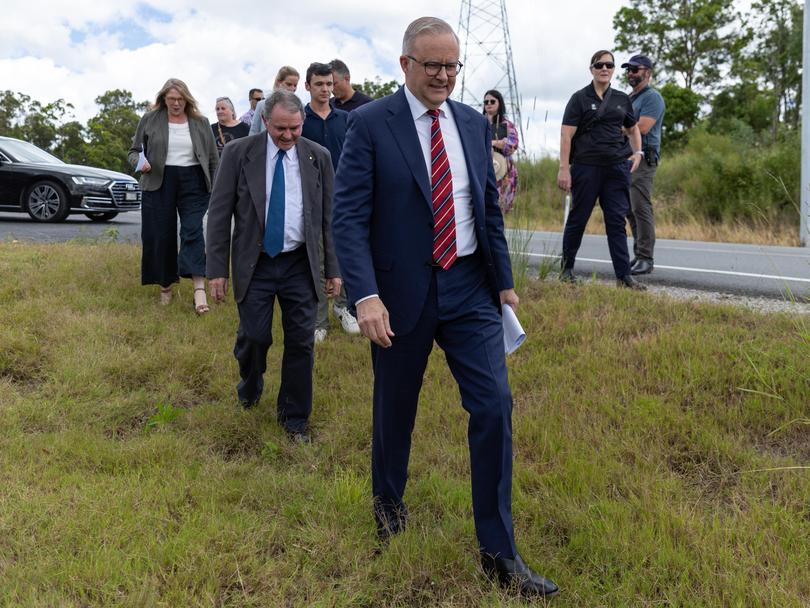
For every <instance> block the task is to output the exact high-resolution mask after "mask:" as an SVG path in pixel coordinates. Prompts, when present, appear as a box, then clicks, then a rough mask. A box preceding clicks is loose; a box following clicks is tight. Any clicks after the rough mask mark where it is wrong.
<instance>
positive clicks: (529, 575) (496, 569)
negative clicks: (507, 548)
mask: <svg viewBox="0 0 810 608" xmlns="http://www.w3.org/2000/svg"><path fill="white" fill-rule="evenodd" d="M481 565H482V566H483V568H484V572H486V574H487V576H489V577H490V578H493V579H497V580H498V583H500V585H501V586H502V587H514V588H516V589H517V590H518V591H519V592H520V594H521V595H535V596H540V597H545V598H549V597H554V596H555V595H557V594H558V593H559V592H560V588H559V587H558V586H557V584H556V583H555V582H554V581H550V580H548V579H547V578H544V577H543V576H541V575H539V574H537V572H535V571H534V570H532V569H531V568H529V566H527V565H526V562H524V561H523V558H522V557H520V555H515V559H507V558H505V557H493V556H491V555H489V554H487V553H482V554H481Z"/></svg>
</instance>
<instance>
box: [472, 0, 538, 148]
mask: <svg viewBox="0 0 810 608" xmlns="http://www.w3.org/2000/svg"><path fill="white" fill-rule="evenodd" d="M458 36H459V38H460V39H461V55H462V56H461V63H463V64H464V68H463V69H462V70H461V87H460V88H459V89H460V90H459V91H458V92H457V99H458V101H460V102H461V103H466V104H468V105H471V106H473V107H476V108H481V107H482V103H483V100H484V93H485V92H486V91H487V90H489V89H497V90H498V92H500V94H501V95H503V103H504V106H505V108H504V110H505V111H506V115H507V117H508V118H509V119H510V120H511V121H512V122H513V123H515V128H516V129H517V131H518V135H519V137H520V141H521V143H522V142H523V141H524V140H523V120H522V119H521V116H520V101H521V100H520V93H519V92H518V87H517V80H516V79H515V64H514V63H513V61H512V40H511V38H510V37H509V19H508V18H507V15H506V0H461V12H460V13H459V17H458Z"/></svg>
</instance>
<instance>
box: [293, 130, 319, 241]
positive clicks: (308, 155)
mask: <svg viewBox="0 0 810 608" xmlns="http://www.w3.org/2000/svg"><path fill="white" fill-rule="evenodd" d="M295 150H296V152H297V154H298V170H299V171H300V172H301V202H302V204H303V207H304V230H307V226H312V206H313V205H314V204H315V203H314V201H315V200H317V194H318V193H317V192H315V184H317V183H318V169H317V168H316V167H315V157H314V156H313V155H312V152H311V151H310V149H309V145H308V144H307V143H306V142H305V141H304V140H302V139H299V140H298V143H297V144H295Z"/></svg>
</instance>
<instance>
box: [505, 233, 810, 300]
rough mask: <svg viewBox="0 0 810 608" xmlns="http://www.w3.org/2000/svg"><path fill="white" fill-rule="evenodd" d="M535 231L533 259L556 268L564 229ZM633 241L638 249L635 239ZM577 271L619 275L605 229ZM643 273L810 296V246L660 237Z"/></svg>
mask: <svg viewBox="0 0 810 608" xmlns="http://www.w3.org/2000/svg"><path fill="white" fill-rule="evenodd" d="M530 234H531V239H530V241H529V244H528V246H527V247H526V251H527V253H528V255H529V263H530V265H532V266H534V267H539V266H540V265H541V264H550V265H551V267H552V268H553V269H554V270H555V271H556V270H557V268H558V264H559V256H560V252H561V251H562V234H561V233H559V232H532V233H530ZM512 238H513V239H514V238H515V237H512ZM520 238H522V237H518V240H520ZM523 240H525V238H524V239H523ZM513 242H514V241H513ZM627 243H628V248H629V249H630V251H631V252H632V247H633V239H632V238H628V240H627ZM631 257H632V254H631ZM574 272H575V273H576V274H578V275H580V276H582V277H584V278H587V277H588V276H591V275H595V276H597V277H600V278H614V274H613V266H612V264H611V262H610V255H609V254H608V247H607V238H606V237H605V236H604V235H587V234H586V235H585V237H584V238H583V240H582V246H581V247H580V250H579V253H578V255H577V261H576V266H575V267H574ZM637 278H638V279H639V280H640V281H641V282H643V283H649V284H656V285H674V286H678V287H688V288H692V289H701V290H704V291H719V292H727V293H733V294H740V295H750V296H764V297H769V298H779V299H782V298H791V297H793V298H796V299H797V300H807V301H810V248H806V247H775V246H764V245H740V244H735V243H708V242H704V241H676V240H670V239H658V240H657V241H656V243H655V270H654V271H653V272H652V273H651V274H649V275H644V276H641V277H637Z"/></svg>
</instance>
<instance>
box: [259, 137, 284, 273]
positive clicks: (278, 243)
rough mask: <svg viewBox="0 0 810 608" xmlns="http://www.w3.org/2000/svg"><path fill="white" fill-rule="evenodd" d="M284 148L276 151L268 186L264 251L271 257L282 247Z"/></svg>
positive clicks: (279, 251)
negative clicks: (276, 154)
mask: <svg viewBox="0 0 810 608" xmlns="http://www.w3.org/2000/svg"><path fill="white" fill-rule="evenodd" d="M283 161H284V150H279V151H278V158H277V160H276V170H275V171H273V185H272V187H271V188H270V204H269V205H268V206H267V218H266V219H265V222H264V251H265V252H266V253H267V255H269V256H270V257H271V258H274V257H276V256H277V255H278V254H279V253H281V250H282V249H284V163H283Z"/></svg>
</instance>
